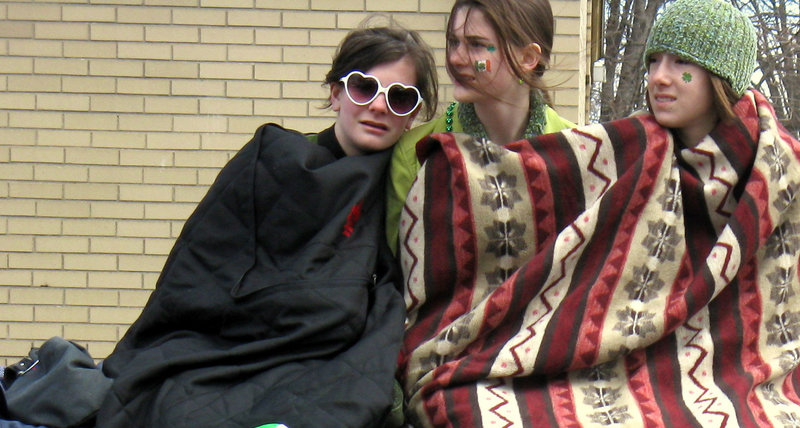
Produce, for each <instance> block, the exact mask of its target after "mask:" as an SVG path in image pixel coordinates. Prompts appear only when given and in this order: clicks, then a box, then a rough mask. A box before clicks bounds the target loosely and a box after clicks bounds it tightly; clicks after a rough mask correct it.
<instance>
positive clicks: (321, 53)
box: [283, 46, 334, 64]
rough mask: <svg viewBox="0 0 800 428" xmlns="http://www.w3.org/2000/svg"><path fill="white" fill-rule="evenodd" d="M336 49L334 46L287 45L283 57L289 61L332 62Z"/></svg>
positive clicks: (300, 62)
mask: <svg viewBox="0 0 800 428" xmlns="http://www.w3.org/2000/svg"><path fill="white" fill-rule="evenodd" d="M333 53H334V50H333V48H332V47H304V46H295V47H287V48H284V50H283V59H284V61H285V62H287V63H299V64H303V63H305V64H330V62H331V57H333Z"/></svg>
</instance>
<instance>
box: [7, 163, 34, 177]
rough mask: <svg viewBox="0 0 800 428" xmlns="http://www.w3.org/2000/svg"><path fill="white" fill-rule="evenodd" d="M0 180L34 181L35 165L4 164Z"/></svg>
mask: <svg viewBox="0 0 800 428" xmlns="http://www.w3.org/2000/svg"><path fill="white" fill-rule="evenodd" d="M0 179H4V180H32V179H33V165H17V164H4V165H3V167H2V168H0Z"/></svg>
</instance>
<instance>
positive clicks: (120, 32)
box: [90, 23, 144, 42]
mask: <svg viewBox="0 0 800 428" xmlns="http://www.w3.org/2000/svg"><path fill="white" fill-rule="evenodd" d="M90 34H91V38H92V40H111V41H129V42H140V41H144V26H143V25H118V24H105V23H93V24H90Z"/></svg>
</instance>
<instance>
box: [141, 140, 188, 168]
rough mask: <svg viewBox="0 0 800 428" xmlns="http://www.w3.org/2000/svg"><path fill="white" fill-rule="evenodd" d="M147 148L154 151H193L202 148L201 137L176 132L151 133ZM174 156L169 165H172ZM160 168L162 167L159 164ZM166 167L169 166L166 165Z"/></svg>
mask: <svg viewBox="0 0 800 428" xmlns="http://www.w3.org/2000/svg"><path fill="white" fill-rule="evenodd" d="M147 147H148V148H149V149H151V150H152V151H156V150H159V149H161V150H165V149H177V150H191V149H199V148H200V135H199V134H189V133H181V134H176V133H174V132H163V133H162V132H151V133H148V134H147ZM172 163H173V162H172V155H171V154H170V157H169V164H168V165H172ZM157 165H158V166H162V164H161V163H160V162H159V163H158V164H157ZM164 166H167V165H166V164H165V165H164Z"/></svg>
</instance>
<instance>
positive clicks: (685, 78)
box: [683, 73, 692, 83]
mask: <svg viewBox="0 0 800 428" xmlns="http://www.w3.org/2000/svg"><path fill="white" fill-rule="evenodd" d="M683 81H684V82H686V83H689V82H691V81H692V75H691V73H683Z"/></svg>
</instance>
